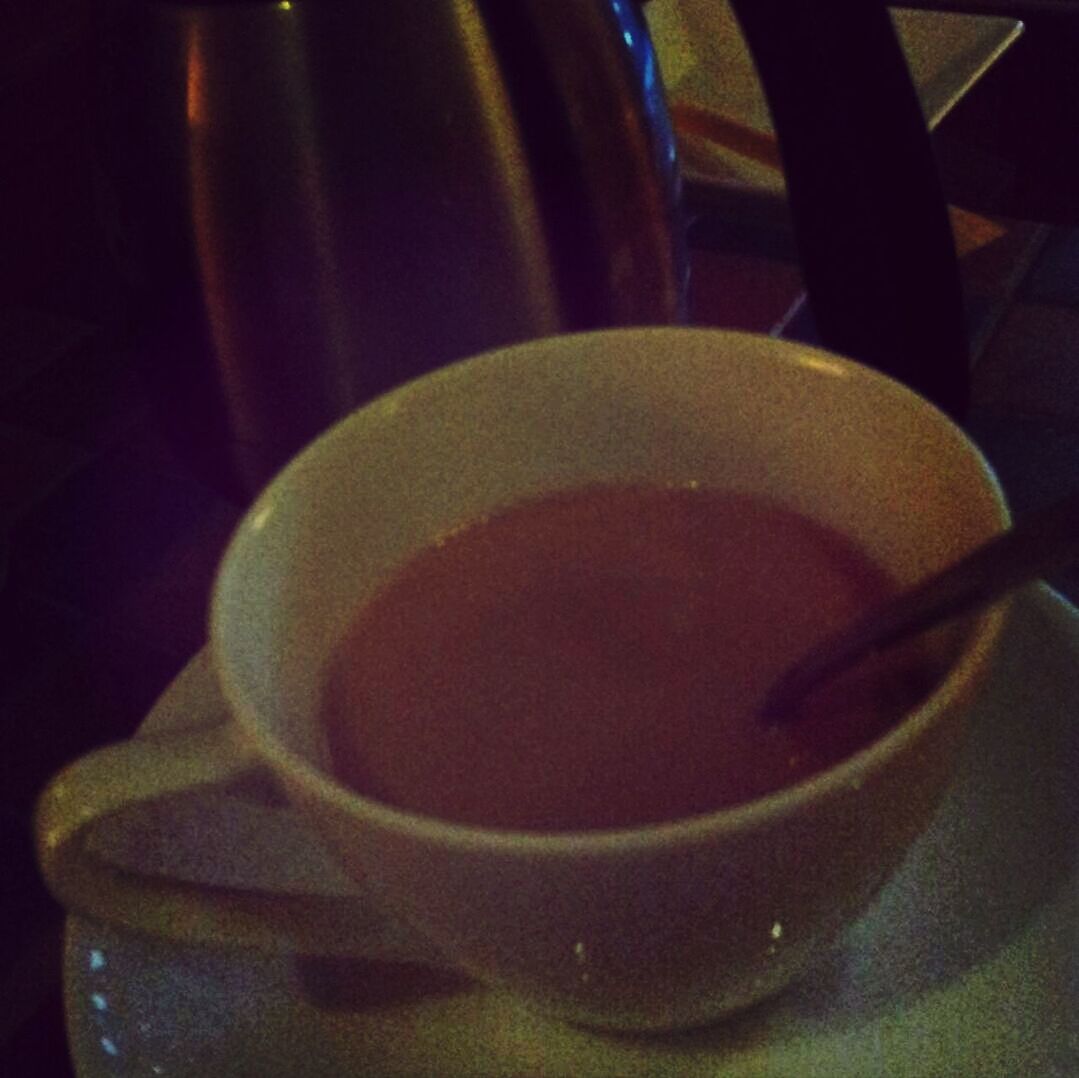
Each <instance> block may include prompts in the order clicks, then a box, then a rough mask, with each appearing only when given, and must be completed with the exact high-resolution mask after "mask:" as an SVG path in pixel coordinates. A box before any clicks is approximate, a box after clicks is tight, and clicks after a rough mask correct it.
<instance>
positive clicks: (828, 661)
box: [760, 494, 1079, 726]
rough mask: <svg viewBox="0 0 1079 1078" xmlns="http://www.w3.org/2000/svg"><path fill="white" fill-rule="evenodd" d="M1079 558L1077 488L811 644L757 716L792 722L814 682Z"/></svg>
mask: <svg viewBox="0 0 1079 1078" xmlns="http://www.w3.org/2000/svg"><path fill="white" fill-rule="evenodd" d="M1075 562H1079V494H1073V495H1071V496H1069V497H1067V498H1064V499H1063V500H1062V501H1059V502H1055V503H1054V504H1053V505H1051V506H1049V507H1048V508H1046V509H1042V510H1039V511H1038V512H1036V513H1031V514H1029V515H1027V516H1024V517H1023V518H1022V519H1021V520H1020V521H1018V523H1016V524H1015V525H1014V526H1013V527H1012V528H1010V529H1009V530H1008V531H1006V532H1002V533H1001V534H1000V535H998V536H996V537H994V538H993V539H990V540H989V541H988V542H987V543H983V544H982V545H981V546H980V547H977V548H976V549H975V550H974V551H972V552H971V553H970V554H967V555H965V556H964V557H963V558H961V559H960V560H959V561H958V562H956V563H955V564H954V565H951V566H949V567H948V568H947V569H944V570H942V571H941V572H939V573H936V574H934V575H933V576H931V577H929V578H928V579H926V580H923V581H921V582H920V583H918V584H915V585H914V586H913V587H911V588H909V589H907V590H906V591H904V592H901V593H900V594H899V595H897V596H895V597H893V598H891V599H889V600H888V601H887V602H886V603H884V604H883V605H882V606H880V607H878V608H876V609H875V610H871V611H870V612H869V613H868V614H866V615H865V616H863V617H861V618H858V619H857V620H856V621H854V622H852V623H851V624H850V625H848V626H846V627H845V628H843V629H840V630H839V631H838V632H836V633H833V634H832V635H831V636H829V637H828V638H827V639H825V640H822V641H821V642H820V643H819V644H817V645H816V646H815V647H814V648H811V649H810V650H809V651H808V652H807V653H806V654H805V655H803V656H802V657H801V658H800V659H799V660H798V661H797V662H795V663H794V664H793V665H791V666H790V667H788V668H787V670H786V672H785V673H783V674H782V675H781V676H780V678H779V679H778V680H777V681H776V683H775V684H774V685H773V686H772V688H771V690H770V691H769V692H768V694H767V696H766V697H765V700H764V704H763V705H762V707H761V711H760V716H761V719H762V720H763V721H764V722H766V723H770V724H773V725H777V726H778V725H783V724H786V723H792V722H795V721H796V720H797V719H798V718H799V715H800V714H801V711H802V709H800V708H799V706H798V705H799V703H800V702H801V701H802V699H803V698H804V697H805V696H806V695H807V694H808V693H809V692H810V691H811V690H812V689H815V688H816V687H817V686H819V685H820V684H822V683H823V682H825V681H826V680H828V679H829V678H831V677H834V676H835V675H836V674H839V673H841V672H842V671H844V670H847V669H849V668H850V667H851V666H853V665H854V664H855V663H857V662H858V661H859V660H861V659H863V658H865V657H866V656H867V655H869V654H870V653H872V652H874V651H882V650H883V649H885V648H887V647H890V646H891V645H893V644H898V643H899V642H900V641H903V640H906V639H908V638H909V637H912V636H914V635H915V634H917V633H920V632H922V631H923V630H925V629H931V628H933V627H934V626H936V625H940V624H941V623H943V622H945V621H949V620H950V619H952V618H955V617H958V616H959V615H960V614H965V613H968V612H969V611H971V610H974V609H976V608H978V607H980V606H984V605H986V604H988V603H991V602H993V601H994V600H996V599H999V598H1000V597H1001V596H1003V595H1004V594H1005V593H1007V592H1009V591H1011V590H1012V589H1013V588H1017V587H1019V586H1020V585H1022V584H1026V583H1028V582H1029V581H1031V580H1034V579H1035V578H1037V577H1040V576H1044V575H1045V574H1047V573H1050V572H1053V571H1054V570H1057V569H1063V568H1066V567H1067V566H1069V565H1072V564H1074V563H1075Z"/></svg>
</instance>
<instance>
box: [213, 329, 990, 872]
mask: <svg viewBox="0 0 1079 1078" xmlns="http://www.w3.org/2000/svg"><path fill="white" fill-rule="evenodd" d="M687 334H692V335H695V336H701V335H707V336H710V337H712V338H713V339H715V340H716V342H717V344H718V343H722V341H723V340H743V342H744V339H746V338H749V339H751V340H752V341H753V342H754V347H762V346H763V342H764V341H773V342H774V343H775V346H776V347H774V349H773V351H772V354H773V355H774V356H775V358H776V359H777V360H779V361H780V362H784V363H795V364H798V365H807V363H808V365H811V366H814V367H818V368H819V367H820V366H821V364H822V363H825V364H830V365H832V367H833V368H835V367H837V366H838V369H840V370H842V371H843V372H844V373H845V374H847V375H849V376H853V377H856V378H860V379H862V380H863V381H866V380H868V381H869V382H870V383H874V384H875V387H876V389H877V391H878V392H883V393H884V394H885V395H888V394H891V395H893V396H899V397H901V398H902V400H903V402H904V404H905V406H907V407H913V408H914V410H915V411H920V412H923V413H928V414H930V415H931V416H932V421H933V422H935V423H937V424H940V423H943V424H944V425H945V427H946V428H948V429H949V430H950V433H951V436H952V437H953V438H957V439H958V440H959V441H960V442H961V443H962V445H963V448H964V450H965V451H966V452H967V453H968V454H970V455H972V456H973V457H974V460H975V462H976V464H977V465H978V466H979V469H980V471H981V472H982V475H983V478H984V480H985V484H986V487H987V492H988V494H989V496H990V497H991V499H992V501H993V502H994V507H995V509H996V511H997V515H998V517H999V522H1000V526H1001V529H1004V528H1007V527H1008V525H1009V524H1010V522H1011V517H1010V513H1009V510H1008V505H1007V501H1006V498H1005V496H1004V493H1003V489H1002V487H1001V485H1000V481H999V479H998V478H997V476H996V474H995V473H994V471H993V469H992V467H991V465H990V464H989V462H988V461H987V460H986V459H985V457H984V455H983V454H982V452H981V450H980V449H979V448H978V446H977V445H975V443H974V442H973V441H972V440H971V439H970V438H969V437H968V436H967V435H966V433H965V432H964V431H963V430H962V429H961V428H960V427H959V426H958V425H957V424H956V423H954V422H953V421H952V420H951V419H950V418H949V417H948V416H946V415H945V414H944V413H943V412H941V411H940V409H938V408H937V407H936V406H935V405H933V404H931V403H930V402H929V401H927V400H926V399H925V398H923V397H921V396H920V395H919V394H917V393H915V392H914V391H913V390H911V389H909V388H908V387H907V386H905V385H903V384H902V383H900V382H897V381H896V380H894V379H893V378H891V377H889V376H888V375H886V374H883V373H882V372H880V371H877V370H875V369H874V368H871V367H867V366H865V365H863V364H861V363H859V362H857V361H856V360H853V359H850V358H848V357H845V356H841V355H838V354H836V353H833V352H829V351H827V350H825V349H822V348H818V347H815V346H812V345H806V344H802V343H801V342H797V341H790V340H785V339H781V338H768V337H765V335H763V334H756V333H749V332H746V331H742V330H727V329H722V328H718V327H717V328H711V327H688V326H649V327H629V328H612V329H600V330H590V331H587V332H583V333H573V334H560V335H557V336H554V337H544V338H536V339H532V340H528V341H524V342H520V343H518V344H511V345H507V346H504V347H501V348H495V349H490V350H488V351H485V352H482V353H480V354H478V355H475V356H472V357H468V358H465V359H462V360H459V361H457V362H455V363H451V364H449V365H447V366H445V367H442V368H439V369H438V370H436V371H433V372H430V373H428V374H426V375H422V376H420V377H419V378H416V379H413V380H411V381H409V382H406V383H403V384H402V385H400V386H397V387H395V388H393V389H391V390H389V391H388V392H387V393H385V394H383V395H381V396H379V397H377V398H375V399H373V400H372V401H369V402H367V403H365V404H363V405H362V406H360V407H359V408H357V409H355V410H354V411H352V412H350V413H349V414H348V415H346V416H344V417H343V418H342V419H340V420H338V421H337V422H336V423H334V424H333V425H332V426H331V427H329V428H328V429H327V430H326V431H324V432H323V433H322V434H321V435H319V436H318V437H317V438H315V439H314V440H313V441H312V442H311V443H309V444H308V445H307V446H306V447H305V448H304V449H302V450H301V451H300V452H299V453H298V454H296V455H295V456H294V457H293V458H292V460H291V461H289V463H287V464H286V465H285V466H284V467H283V468H282V469H281V471H279V472H278V473H277V475H276V476H274V477H273V479H272V480H271V481H270V482H269V483H268V484H267V486H266V487H265V488H264V489H263V491H262V493H261V494H260V495H259V497H258V498H257V499H256V500H255V501H254V503H253V504H252V505H251V506H250V507H249V508H248V509H247V511H246V512H245V513H244V515H243V517H242V519H241V520H240V521H239V523H238V524H237V526H236V528H235V530H234V532H233V535H232V538H231V539H230V540H229V543H228V546H227V548H226V550H225V553H224V555H223V556H222V558H221V561H220V564H219V568H218V571H217V576H216V578H215V582H214V587H213V592H212V596H211V603H210V617H209V621H210V641H211V648H210V650H211V655H212V660H213V665H214V668H215V670H216V673H217V677H218V679H219V682H220V684H221V687H222V691H223V693H224V696H225V699H226V701H227V702H228V704H229V707H230V711H231V715H232V717H233V719H234V721H236V722H237V723H238V725H239V726H240V728H241V729H242V731H243V733H244V734H245V735H246V736H247V738H248V739H249V740H250V741H251V742H252V743H253V744H254V746H255V747H256V749H257V755H258V756H259V757H260V758H261V759H262V760H263V761H265V762H267V763H268V764H269V765H270V766H271V767H272V769H273V770H274V771H275V772H279V773H284V774H285V775H287V779H288V781H289V782H291V783H294V784H298V785H299V786H301V787H302V788H303V789H304V790H305V792H306V793H308V794H310V795H313V796H314V797H315V798H316V799H318V800H321V801H325V802H329V803H331V804H332V805H333V806H334V807H335V808H337V809H338V810H340V811H343V812H344V813H346V814H348V815H352V816H362V817H363V818H364V819H365V820H367V821H369V822H370V823H373V824H375V825H376V826H378V827H379V828H380V829H382V830H386V831H393V832H396V833H398V834H407V835H409V836H410V837H412V838H413V839H419V840H422V841H425V842H427V843H430V844H436V845H439V846H442V847H453V848H456V849H458V850H468V851H474V852H480V851H486V852H504V853H512V854H514V855H517V856H565V855H567V854H573V855H575V856H579V855H581V854H586V855H595V856H603V855H618V854H622V853H626V852H628V851H632V850H646V849H650V848H659V847H667V848H669V847H671V846H674V845H679V846H686V845H693V844H696V843H698V842H706V841H712V840H714V839H715V838H717V837H720V836H722V835H726V834H730V833H733V832H738V831H749V830H752V829H753V828H754V827H756V826H759V825H761V824H763V823H765V822H766V821H767V820H769V819H771V818H774V817H777V816H783V815H785V814H793V813H795V812H797V811H798V810H799V809H800V808H801V807H803V806H804V805H806V804H812V803H814V802H818V801H824V800H826V799H828V798H829V797H831V796H834V795H837V794H839V793H840V792H842V791H844V790H847V789H857V788H858V787H860V786H861V785H862V784H863V783H864V782H865V781H866V779H867V778H868V777H870V776H871V775H872V774H873V773H875V772H876V771H877V770H878V769H879V768H881V767H883V766H884V765H885V764H886V762H887V760H888V759H890V758H891V757H892V756H894V755H897V754H899V753H901V752H902V751H903V749H904V747H905V746H907V745H909V744H910V743H912V742H915V741H917V740H918V739H919V738H920V737H921V736H922V735H923V733H924V732H925V731H926V730H927V728H928V727H930V726H931V725H933V723H934V722H936V721H937V720H938V719H939V718H941V717H943V716H944V715H946V714H947V713H948V712H949V711H950V710H951V709H952V708H953V707H954V706H955V705H956V704H957V703H958V701H959V700H960V698H961V697H962V695H963V694H964V693H965V692H966V691H967V689H968V687H969V686H970V685H972V684H977V682H978V681H979V675H980V674H981V672H982V671H983V670H984V668H985V667H986V666H987V665H988V663H989V662H990V660H991V657H992V654H993V651H994V648H995V645H996V643H997V641H998V639H999V637H1000V635H1001V632H1002V630H1003V626H1004V622H1005V615H1006V611H1007V607H1008V605H1009V602H1010V600H1009V599H1008V598H1005V599H1002V600H1000V601H998V602H997V603H995V604H993V605H991V606H990V607H987V608H986V609H985V610H983V611H981V612H980V613H979V614H978V615H976V616H975V618H974V623H973V625H972V627H971V631H970V633H969V635H968V637H967V639H966V641H965V642H964V645H963V648H962V650H961V651H960V653H959V655H958V657H957V658H956V659H955V661H954V662H953V664H952V665H951V668H950V669H949V671H948V673H947V675H946V676H945V677H944V679H943V680H942V681H941V682H940V683H939V684H938V685H937V686H936V688H935V689H934V690H933V691H932V692H931V693H930V695H929V696H928V697H926V699H925V700H924V701H922V703H921V704H919V705H918V707H916V708H915V709H914V710H912V711H911V712H909V713H908V714H907V715H906V716H905V717H904V718H902V719H901V720H900V721H899V722H897V723H895V724H894V725H893V726H891V727H890V728H889V729H888V731H887V732H886V733H884V734H882V735H881V736H879V737H877V738H876V739H874V740H873V741H872V742H870V743H869V744H868V745H866V746H863V747H862V748H861V749H859V750H858V751H856V752H854V753H852V754H851V755H849V756H847V757H844V758H843V759H842V760H840V761H839V762H838V763H835V764H833V765H832V766H830V767H827V768H825V769H823V770H821V771H818V772H815V773H814V774H812V775H809V776H807V777H806V778H804V779H802V780H801V781H799V782H797V783H793V784H791V785H788V786H782V787H780V788H778V789H776V790H773V791H770V792H769V793H766V794H763V795H761V796H760V797H756V798H754V799H752V800H750V801H744V802H739V803H737V804H734V805H728V806H724V807H720V808H717V809H713V810H711V811H709V812H705V813H699V814H695V815H691V816H685V817H679V818H677V819H673V820H662V821H656V822H652V823H645V824H637V825H633V826H627V827H618V828H597V829H594V830H593V829H586V830H565V831H542V830H524V829H511V828H492V827H483V826H480V825H476V824H466V823H459V822H455V821H452V820H445V819H441V818H439V817H434V816H430V815H426V814H424V813H419V812H414V811H411V810H408V809H403V808H398V807H396V806H393V805H390V804H388V803H386V802H383V801H380V800H378V799H376V798H372V797H369V796H367V795H364V794H361V793H358V792H357V791H355V790H353V789H351V788H349V787H347V786H345V785H343V784H342V783H340V782H339V781H338V780H337V779H335V778H334V777H333V775H332V774H329V773H327V772H326V771H323V770H322V769H320V768H318V767H316V766H315V765H314V764H312V763H310V762H309V761H308V760H307V759H306V758H304V757H303V756H301V755H300V754H299V753H296V752H293V751H292V750H290V749H288V748H286V747H285V746H284V745H283V744H282V743H281V742H280V741H279V740H278V739H277V738H276V737H274V736H273V735H272V734H270V733H269V732H267V730H266V729H265V727H264V725H263V724H262V723H261V722H260V721H259V718H258V714H257V708H256V707H255V704H254V702H253V701H252V699H251V697H250V696H249V695H248V693H247V691H246V690H245V688H244V686H243V684H242V679H241V678H239V677H238V676H237V675H236V672H235V670H234V669H233V668H232V667H231V665H230V663H229V662H228V659H227V652H228V648H227V647H226V646H225V645H224V643H223V641H222V639H221V632H220V623H221V616H220V609H221V603H222V584H221V582H222V580H223V579H224V577H225V576H226V572H227V569H228V567H229V566H230V565H231V564H232V563H233V562H234V561H235V560H236V559H237V558H238V557H239V551H240V548H241V546H242V545H243V544H244V542H245V539H246V537H247V536H248V534H249V533H250V532H251V531H257V530H259V529H258V527H257V521H258V520H259V517H260V515H262V514H264V512H265V511H266V509H267V508H268V506H269V504H270V502H271V501H272V499H273V497H274V495H275V493H276V492H277V491H278V490H279V489H280V487H281V485H282V484H283V483H284V482H287V480H288V479H289V478H290V477H293V476H295V475H296V473H297V472H298V471H300V470H301V469H303V468H305V467H307V466H309V465H310V463H311V462H312V461H313V460H314V459H316V458H317V457H318V456H320V455H321V454H322V453H324V452H325V451H326V448H327V446H328V445H330V444H332V443H333V442H335V441H337V440H338V439H339V438H341V437H344V436H346V435H347V433H348V431H349V428H351V427H352V426H353V425H354V424H355V423H357V422H361V421H362V420H361V419H360V418H359V417H360V416H361V415H362V414H365V413H368V412H372V411H377V410H379V409H384V410H391V411H392V410H394V409H395V406H396V404H397V403H398V402H400V401H401V400H402V399H404V398H405V397H407V396H410V395H411V394H413V393H415V392H416V391H417V387H419V386H421V385H422V386H423V387H425V388H427V389H430V388H433V387H434V386H435V385H436V384H437V383H440V382H443V381H447V380H453V379H457V378H461V377H467V376H468V370H469V369H470V368H472V367H473V366H475V365H477V364H481V363H491V362H504V361H505V360H504V358H503V357H504V356H505V355H506V354H507V353H512V354H514V355H515V356H517V357H524V358H519V361H522V362H523V361H526V358H527V354H528V353H530V352H532V351H534V350H536V349H539V350H541V351H548V352H549V351H551V350H552V349H555V350H557V349H572V348H573V347H574V346H575V344H576V343H577V342H579V341H580V340H581V339H583V338H588V339H592V338H595V337H607V338H617V337H623V338H633V339H640V338H642V337H653V336H661V337H678V336H682V335H687ZM770 347H771V346H770Z"/></svg>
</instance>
